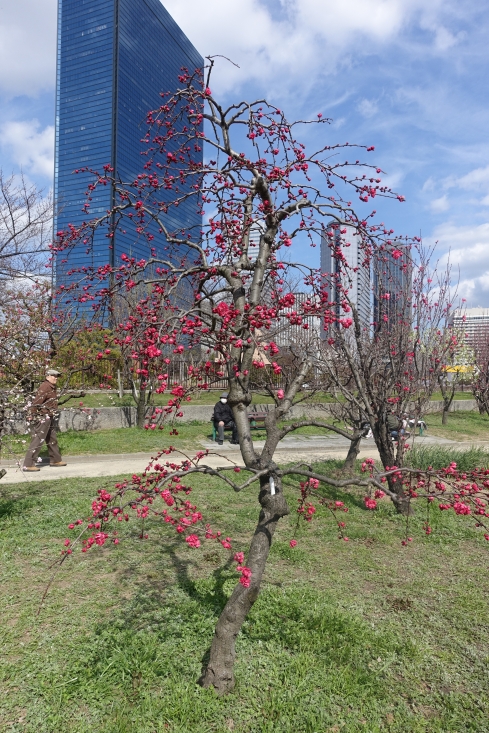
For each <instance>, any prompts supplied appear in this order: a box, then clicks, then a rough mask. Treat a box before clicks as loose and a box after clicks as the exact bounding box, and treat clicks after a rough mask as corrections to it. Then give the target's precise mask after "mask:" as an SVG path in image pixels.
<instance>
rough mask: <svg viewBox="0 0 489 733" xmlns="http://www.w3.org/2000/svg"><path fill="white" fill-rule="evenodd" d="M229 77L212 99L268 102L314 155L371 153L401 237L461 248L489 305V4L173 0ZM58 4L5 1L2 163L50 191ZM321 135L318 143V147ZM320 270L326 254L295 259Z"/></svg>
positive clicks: (471, 289) (0, 44) (468, 285)
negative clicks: (294, 122)
mask: <svg viewBox="0 0 489 733" xmlns="http://www.w3.org/2000/svg"><path fill="white" fill-rule="evenodd" d="M164 4H165V6H166V8H167V9H168V10H169V12H170V13H171V14H172V15H173V17H174V18H175V20H176V21H177V22H178V23H179V24H180V26H181V27H182V29H183V30H184V31H185V33H186V34H187V35H188V37H189V38H190V40H191V41H192V42H193V43H194V45H195V46H196V47H197V48H198V50H199V51H200V52H201V53H202V54H203V55H207V54H223V55H225V56H228V57H230V58H232V59H233V61H235V62H236V63H237V64H239V67H240V68H239V69H237V68H236V67H234V66H232V65H231V64H228V63H225V62H224V63H222V64H220V66H219V69H218V74H217V75H216V79H215V81H214V84H213V86H214V88H213V91H214V92H220V93H221V94H222V95H223V96H224V97H225V98H226V99H227V100H231V99H234V100H236V99H237V98H239V99H241V98H249V99H251V98H257V97H259V96H263V95H266V96H267V97H268V98H269V99H270V101H273V102H274V103H276V104H278V105H279V106H280V107H282V108H283V109H284V110H285V111H286V113H287V115H288V117H289V118H291V119H292V118H299V117H305V116H315V115H316V114H317V112H322V113H323V114H324V115H325V116H328V117H332V118H333V120H334V121H333V124H332V125H331V126H330V127H329V128H328V129H327V130H325V128H324V127H323V128H318V129H317V131H315V132H312V131H311V130H312V128H308V131H307V134H306V139H305V142H306V143H307V145H308V147H309V146H310V147H311V148H313V147H315V146H317V147H319V146H320V145H322V144H330V143H335V142H346V141H348V142H350V143H352V142H358V143H365V144H368V145H375V153H370V154H369V158H368V160H369V162H375V163H377V164H378V165H379V166H380V167H382V169H383V170H384V171H386V173H387V181H388V182H389V183H390V184H391V185H392V186H393V187H394V188H395V189H396V190H397V191H399V192H400V193H402V194H403V195H404V196H405V197H406V202H405V203H403V204H400V203H399V202H394V201H393V202H391V201H380V200H378V199H376V206H377V211H378V214H379V217H380V218H381V219H382V221H384V222H385V223H386V224H388V225H389V226H390V227H392V228H393V229H395V231H396V233H399V234H409V235H415V234H419V232H420V231H421V233H422V235H423V238H424V240H425V242H427V243H428V244H435V242H436V243H437V244H436V253H437V255H438V257H440V258H441V260H442V261H443V262H444V261H445V259H446V256H447V252H448V251H449V250H451V261H452V264H453V267H454V272H455V277H457V272H458V268H460V294H461V295H462V296H463V297H466V298H467V300H468V304H469V305H473V306H477V305H482V306H488V307H489V104H488V102H489V99H488V96H489V91H488V86H489V85H488V83H487V80H488V77H489V43H488V41H487V35H488V31H489V4H487V3H481V2H475V0H458V1H457V0H429V3H426V1H425V0H232V1H231V2H230V1H229V0H206V2H205V3H203V2H202V0H166V2H165V3H164ZM56 6H57V2H56V0H15V2H12V1H11V0H0V9H1V11H2V12H1V14H0V165H1V167H2V168H3V171H4V173H10V172H11V171H14V172H15V171H18V170H19V168H20V167H22V168H23V170H24V172H25V173H26V175H27V176H28V177H29V179H30V180H32V181H34V182H36V183H37V184H38V185H40V186H43V187H49V186H50V185H51V183H52V167H53V163H52V156H53V135H54V129H53V120H54V83H55V57H56ZM319 135H321V137H320V138H319ZM295 255H296V257H297V258H299V255H301V256H302V258H303V259H305V260H307V261H308V262H309V263H310V264H313V261H314V258H315V257H316V258H319V251H318V250H312V251H311V252H303V253H298V252H297V253H295Z"/></svg>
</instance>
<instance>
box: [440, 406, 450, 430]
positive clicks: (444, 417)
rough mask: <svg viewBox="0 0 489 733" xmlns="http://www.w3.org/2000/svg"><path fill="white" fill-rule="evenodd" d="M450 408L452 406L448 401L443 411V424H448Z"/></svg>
mask: <svg viewBox="0 0 489 733" xmlns="http://www.w3.org/2000/svg"><path fill="white" fill-rule="evenodd" d="M449 409H450V406H448V407H447V404H446V402H444V403H443V412H442V414H441V424H442V425H446V424H447V422H448V410H449Z"/></svg>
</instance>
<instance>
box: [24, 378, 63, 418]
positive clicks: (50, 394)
mask: <svg viewBox="0 0 489 733" xmlns="http://www.w3.org/2000/svg"><path fill="white" fill-rule="evenodd" d="M57 412H58V395H57V393H56V385H54V384H51V382H48V381H47V380H46V381H45V382H43V383H42V384H41V385H40V386H39V389H38V390H37V394H36V396H35V397H34V399H33V401H32V404H31V406H30V408H29V413H30V416H31V419H32V420H38V419H39V418H40V417H41V416H45V415H49V417H54V416H55V415H56V413H57Z"/></svg>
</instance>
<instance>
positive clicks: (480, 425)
mask: <svg viewBox="0 0 489 733" xmlns="http://www.w3.org/2000/svg"><path fill="white" fill-rule="evenodd" d="M426 422H427V423H428V435H439V436H440V437H442V438H449V439H450V440H460V441H478V440H480V441H486V440H487V441H489V417H488V416H487V415H480V414H479V413H478V412H476V411H475V410H473V411H470V412H469V411H465V410H460V412H459V411H457V412H450V413H449V415H448V422H447V424H446V425H442V424H441V413H433V414H431V415H427V416H426Z"/></svg>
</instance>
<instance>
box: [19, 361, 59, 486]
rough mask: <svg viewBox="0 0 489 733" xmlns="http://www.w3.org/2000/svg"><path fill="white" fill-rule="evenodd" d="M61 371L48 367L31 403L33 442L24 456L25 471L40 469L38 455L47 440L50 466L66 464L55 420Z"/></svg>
mask: <svg viewBox="0 0 489 733" xmlns="http://www.w3.org/2000/svg"><path fill="white" fill-rule="evenodd" d="M60 374H61V372H58V371H57V370H56V369H48V370H47V372H46V379H45V381H44V382H43V383H42V384H41V385H40V386H39V389H38V390H37V394H36V396H35V397H34V400H33V401H32V404H31V405H30V408H29V412H30V415H29V417H30V431H31V443H30V445H29V449H28V451H27V453H26V455H25V458H24V471H39V468H38V467H37V465H36V464H37V457H38V455H39V453H40V451H41V448H42V444H43V443H44V442H45V443H46V445H47V447H48V451H49V465H50V466H66V463H63V460H62V459H61V453H60V452H59V447H58V440H57V438H56V430H55V427H54V422H55V419H56V416H57V412H58V396H57V394H56V382H57V381H58V377H59V376H60Z"/></svg>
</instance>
